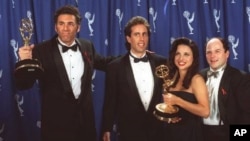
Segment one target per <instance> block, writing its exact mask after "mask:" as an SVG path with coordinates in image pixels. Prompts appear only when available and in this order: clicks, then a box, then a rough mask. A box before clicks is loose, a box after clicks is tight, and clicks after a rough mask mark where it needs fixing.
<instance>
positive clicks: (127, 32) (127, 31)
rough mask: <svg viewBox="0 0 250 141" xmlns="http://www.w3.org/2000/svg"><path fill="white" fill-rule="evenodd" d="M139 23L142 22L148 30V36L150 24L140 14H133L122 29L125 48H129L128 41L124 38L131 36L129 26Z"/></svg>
mask: <svg viewBox="0 0 250 141" xmlns="http://www.w3.org/2000/svg"><path fill="white" fill-rule="evenodd" d="M139 24H142V25H145V26H146V28H147V30H148V36H149V38H150V25H149V23H148V21H147V20H146V19H145V18H143V17H141V16H135V17H133V18H131V19H130V20H129V21H128V23H127V24H126V25H125V29H124V34H125V41H126V42H125V46H126V48H127V50H130V48H131V47H130V43H129V42H128V41H127V39H126V36H129V37H130V36H131V32H132V31H131V28H132V27H133V26H135V25H139Z"/></svg>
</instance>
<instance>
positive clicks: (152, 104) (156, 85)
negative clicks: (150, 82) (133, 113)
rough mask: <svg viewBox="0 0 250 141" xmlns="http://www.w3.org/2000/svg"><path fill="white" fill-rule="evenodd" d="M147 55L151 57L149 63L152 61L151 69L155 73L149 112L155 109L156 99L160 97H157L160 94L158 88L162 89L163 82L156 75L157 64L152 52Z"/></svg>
mask: <svg viewBox="0 0 250 141" xmlns="http://www.w3.org/2000/svg"><path fill="white" fill-rule="evenodd" d="M147 56H148V59H149V63H150V66H151V70H152V73H153V78H154V87H153V95H152V98H151V101H150V104H149V108H148V112H151V111H153V110H154V109H155V101H154V100H157V101H158V99H157V97H158V94H159V91H158V89H162V84H160V79H159V78H158V77H157V76H156V75H155V68H156V67H157V66H156V64H155V59H154V57H153V55H152V54H150V53H147Z"/></svg>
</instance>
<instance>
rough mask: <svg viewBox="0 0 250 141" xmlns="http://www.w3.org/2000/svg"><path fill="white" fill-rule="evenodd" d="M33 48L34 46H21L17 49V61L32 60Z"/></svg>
mask: <svg viewBox="0 0 250 141" xmlns="http://www.w3.org/2000/svg"><path fill="white" fill-rule="evenodd" d="M33 48H34V44H32V45H30V46H22V47H20V48H19V49H18V56H19V60H24V59H32V50H33Z"/></svg>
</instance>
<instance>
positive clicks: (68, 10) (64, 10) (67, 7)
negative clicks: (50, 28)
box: [54, 5, 82, 25]
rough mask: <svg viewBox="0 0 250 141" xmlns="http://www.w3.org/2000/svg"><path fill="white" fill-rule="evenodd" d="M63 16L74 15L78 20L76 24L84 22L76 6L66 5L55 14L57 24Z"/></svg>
mask: <svg viewBox="0 0 250 141" xmlns="http://www.w3.org/2000/svg"><path fill="white" fill-rule="evenodd" d="M62 14H70V15H74V16H75V18H76V23H77V24H79V25H80V24H81V21H82V17H81V15H80V12H79V10H78V8H76V7H75V6H72V5H65V6H62V7H60V8H59V9H58V10H57V11H56V12H55V14H54V23H55V24H56V23H57V20H58V17H59V16H60V15H62Z"/></svg>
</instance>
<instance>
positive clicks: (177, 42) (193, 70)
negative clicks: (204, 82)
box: [168, 37, 199, 89]
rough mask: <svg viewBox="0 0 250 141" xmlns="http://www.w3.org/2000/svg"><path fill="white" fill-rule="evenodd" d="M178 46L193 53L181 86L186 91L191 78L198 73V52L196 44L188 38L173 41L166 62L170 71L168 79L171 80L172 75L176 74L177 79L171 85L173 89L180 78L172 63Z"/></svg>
mask: <svg viewBox="0 0 250 141" xmlns="http://www.w3.org/2000/svg"><path fill="white" fill-rule="evenodd" d="M179 45H187V46H188V47H189V48H190V49H191V51H192V53H193V63H192V65H191V66H190V67H189V68H188V71H187V74H186V76H185V78H184V80H183V84H182V86H183V87H184V88H185V89H188V88H189V86H190V84H191V80H192V77H193V76H194V75H195V74H197V73H198V72H199V50H198V46H197V45H196V43H195V42H194V41H192V40H191V39H189V38H186V37H181V38H177V39H176V40H174V42H173V43H172V48H171V50H170V52H169V61H168V66H169V69H170V77H171V78H173V76H174V74H175V73H178V76H177V79H176V81H175V83H174V84H173V87H175V86H176V84H177V82H178V80H179V78H180V74H179V71H178V68H177V66H176V65H175V63H174V58H175V54H176V51H177V48H178V46H179Z"/></svg>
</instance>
